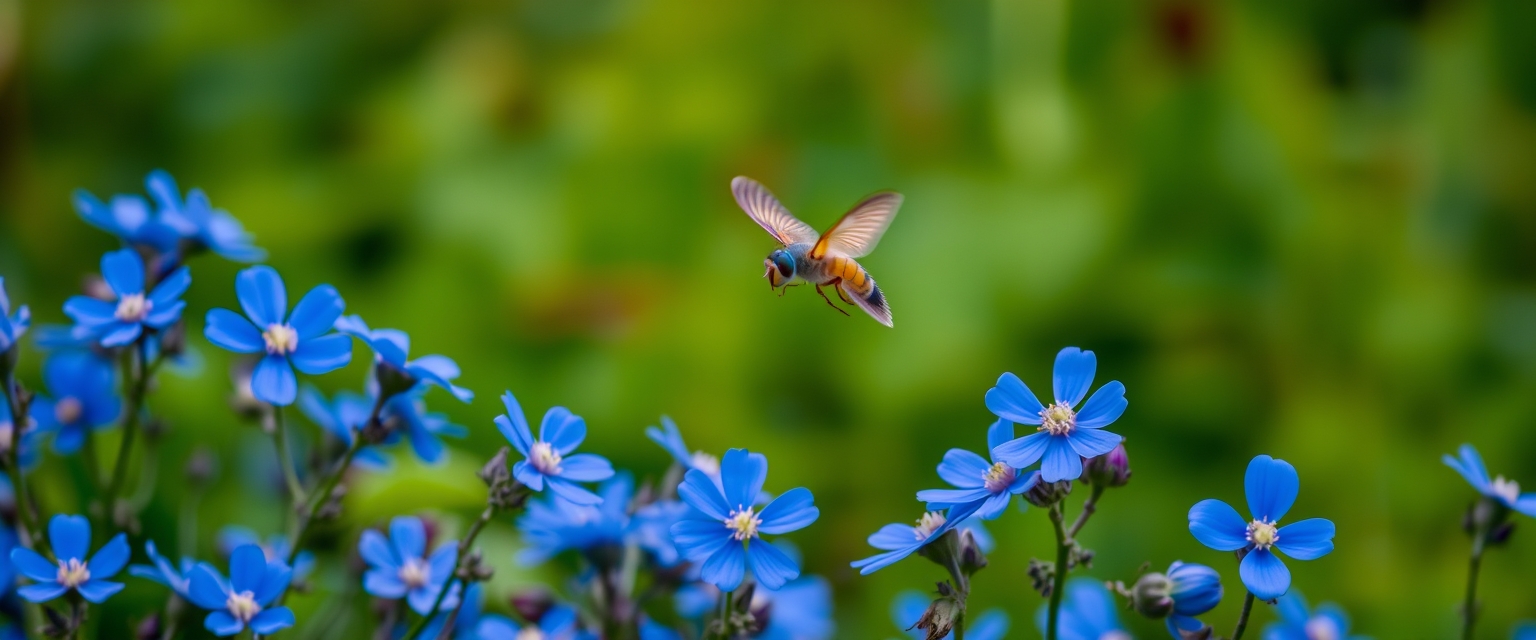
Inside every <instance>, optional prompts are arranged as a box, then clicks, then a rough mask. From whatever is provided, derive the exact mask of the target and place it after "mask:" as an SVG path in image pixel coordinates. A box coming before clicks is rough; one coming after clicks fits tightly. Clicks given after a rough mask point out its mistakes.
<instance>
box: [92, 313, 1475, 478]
mask: <svg viewBox="0 0 1536 640" xmlns="http://www.w3.org/2000/svg"><path fill="white" fill-rule="evenodd" d="M66 312H68V310H67V309H66ZM1457 452H1458V453H1459V454H1460V456H1461V457H1460V459H1457V458H1452V457H1451V456H1450V455H1445V456H1443V457H1442V458H1441V460H1442V461H1444V462H1445V466H1448V467H1450V468H1452V469H1455V470H1456V473H1459V474H1461V477H1463V478H1466V479H1467V483H1468V484H1471V485H1472V488H1474V489H1477V492H1478V493H1482V494H1485V495H1486V494H1487V493H1488V484H1489V483H1488V468H1487V467H1485V466H1483V457H1482V456H1480V455H1478V454H1477V449H1475V448H1473V447H1472V445H1470V444H1463V445H1461V447H1460V448H1459V449H1457Z"/></svg>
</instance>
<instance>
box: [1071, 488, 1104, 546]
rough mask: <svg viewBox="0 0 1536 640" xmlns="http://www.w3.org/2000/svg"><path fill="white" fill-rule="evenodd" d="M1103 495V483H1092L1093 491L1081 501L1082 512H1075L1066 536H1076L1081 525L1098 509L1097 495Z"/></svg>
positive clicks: (1081, 528)
mask: <svg viewBox="0 0 1536 640" xmlns="http://www.w3.org/2000/svg"><path fill="white" fill-rule="evenodd" d="M1102 495H1104V485H1102V484H1095V485H1093V493H1091V494H1089V495H1088V500H1086V501H1084V502H1083V512H1082V513H1079V514H1077V519H1076V520H1073V521H1072V527H1071V528H1070V529H1067V537H1068V538H1074V539H1075V538H1077V532H1079V531H1082V530H1083V525H1085V524H1088V518H1089V517H1090V516H1092V515H1093V514H1094V512H1095V511H1098V506H1099V497H1100V496H1102Z"/></svg>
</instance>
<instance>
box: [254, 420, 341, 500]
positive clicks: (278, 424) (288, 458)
mask: <svg viewBox="0 0 1536 640" xmlns="http://www.w3.org/2000/svg"><path fill="white" fill-rule="evenodd" d="M283 413H284V411H283V408H282V407H280V406H274V407H272V441H273V443H275V444H276V445H277V456H278V459H279V461H280V462H282V467H283V480H284V481H286V482H287V483H288V495H289V496H290V497H291V498H293V504H295V505H299V504H304V503H305V499H304V484H303V483H301V482H299V472H298V470H297V469H295V468H294V466H293V450H292V449H291V448H290V447H289V446H288V424H287V421H286V420H284V419H283ZM354 435H355V434H354ZM357 441H358V438H356V437H354V438H353V439H352V442H353V443H354V444H355V443H356V442H357Z"/></svg>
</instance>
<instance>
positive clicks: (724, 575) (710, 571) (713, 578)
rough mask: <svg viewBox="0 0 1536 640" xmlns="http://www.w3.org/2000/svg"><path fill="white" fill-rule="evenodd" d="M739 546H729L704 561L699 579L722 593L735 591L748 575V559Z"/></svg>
mask: <svg viewBox="0 0 1536 640" xmlns="http://www.w3.org/2000/svg"><path fill="white" fill-rule="evenodd" d="M746 555H747V554H746V553H745V550H743V549H742V548H741V545H739V544H728V545H725V546H723V547H721V548H720V550H719V551H716V552H715V554H714V555H712V556H710V557H709V559H708V560H705V561H704V565H703V567H701V569H700V572H699V579H701V580H703V581H705V582H708V583H710V584H712V585H715V586H716V587H719V589H720V590H721V591H735V590H736V587H739V586H741V579H742V578H743V577H744V576H745V575H746V573H747V557H746Z"/></svg>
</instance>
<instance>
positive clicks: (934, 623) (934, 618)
mask: <svg viewBox="0 0 1536 640" xmlns="http://www.w3.org/2000/svg"><path fill="white" fill-rule="evenodd" d="M964 612H965V608H964V607H963V606H961V604H960V603H959V602H958V601H956V600H955V599H954V598H951V597H947V596H946V597H940V598H938V599H937V600H934V601H933V602H932V603H931V604H929V605H928V609H927V610H926V611H924V612H923V616H922V617H921V618H918V619H917V624H914V625H912V626H911V627H908V628H907V630H908V631H910V630H912V629H922V630H923V631H924V632H925V633H926V634H927V635H926V636H924V638H925V640H942V639H943V638H944V637H946V636H948V635H949V634H950V633H951V632H953V631H954V630H955V621H956V620H957V619H959V617H960V615H961V614H962V613H964Z"/></svg>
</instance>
